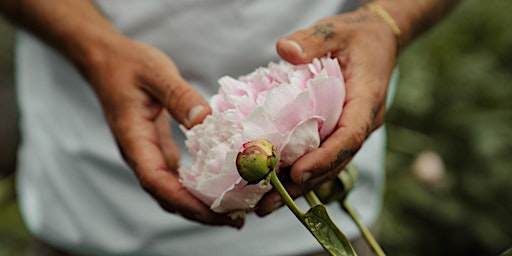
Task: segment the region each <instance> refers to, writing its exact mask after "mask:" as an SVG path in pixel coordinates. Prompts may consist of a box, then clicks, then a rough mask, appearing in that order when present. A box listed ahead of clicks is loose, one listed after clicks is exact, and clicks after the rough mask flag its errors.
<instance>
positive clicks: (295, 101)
mask: <svg viewBox="0 0 512 256" xmlns="http://www.w3.org/2000/svg"><path fill="white" fill-rule="evenodd" d="M219 84H220V89H219V92H218V94H216V95H215V96H213V97H212V99H211V100H210V104H211V107H212V110H213V112H212V114H211V115H209V116H207V117H206V118H205V120H204V121H203V123H202V124H200V125H196V126H195V127H193V128H192V129H190V130H185V131H184V132H185V135H186V137H187V140H186V142H185V144H186V146H187V148H188V150H189V152H190V153H191V154H192V156H193V164H192V166H188V167H181V168H180V169H179V175H180V180H181V182H182V183H183V184H184V186H185V187H186V188H187V189H188V190H189V191H190V192H191V193H192V194H194V195H195V196H196V197H197V198H199V199H200V200H201V201H203V202H204V203H205V204H207V205H209V206H210V208H211V209H212V210H213V211H215V212H219V213H226V212H228V213H229V212H235V211H246V210H251V209H252V208H254V207H255V206H256V204H257V202H258V201H259V200H260V199H261V197H262V196H263V195H264V194H265V193H266V192H268V191H269V190H270V189H271V185H269V184H265V183H264V181H262V182H260V183H258V184H254V185H248V184H247V182H246V181H245V180H243V179H242V178H241V177H240V175H239V174H238V172H237V169H236V163H235V161H236V157H237V154H238V152H239V151H240V149H241V148H242V145H243V144H244V143H245V142H248V141H253V140H257V139H267V140H269V141H270V142H272V144H273V145H275V146H276V147H277V151H278V154H279V158H280V161H279V167H287V166H290V165H292V164H293V163H294V162H295V161H296V160H297V159H298V158H299V157H301V156H302V155H304V154H305V153H307V152H310V151H312V150H314V149H316V148H318V147H319V145H320V142H321V141H322V140H324V139H325V138H327V137H328V136H329V135H330V134H331V133H332V132H333V131H334V129H335V128H336V125H337V123H338V120H339V117H340V115H341V112H342V109H343V103H344V100H345V85H344V80H343V75H342V73H341V70H340V66H339V64H338V61H337V60H336V59H330V58H322V59H315V60H314V61H313V62H312V63H311V64H305V65H291V64H288V63H285V62H280V63H270V64H269V65H268V67H261V68H258V69H256V70H255V71H254V72H252V73H250V74H248V75H245V76H242V77H239V78H238V79H234V78H232V77H229V76H226V77H223V78H221V79H220V80H219Z"/></svg>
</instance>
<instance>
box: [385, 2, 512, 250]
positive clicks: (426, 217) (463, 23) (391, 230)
mask: <svg viewBox="0 0 512 256" xmlns="http://www.w3.org/2000/svg"><path fill="white" fill-rule="evenodd" d="M461 2H462V4H461V5H460V6H459V8H458V9H457V10H456V11H455V12H454V13H453V14H452V15H451V16H450V17H449V18H448V19H447V20H445V22H444V23H442V24H441V25H439V26H438V27H436V28H434V29H433V30H431V31H429V32H428V33H427V34H426V35H424V36H423V37H422V38H421V39H420V40H418V41H417V42H415V43H414V44H413V45H411V47H410V48H409V49H408V50H406V51H405V53H404V54H403V55H402V56H401V58H400V69H401V79H400V84H399V88H398V90H397V96H396V99H395V102H394V104H393V106H392V108H391V110H390V112H389V114H388V117H387V121H386V122H387V124H388V134H389V145H388V158H387V170H388V171H387V190H386V198H385V203H384V207H385V209H384V213H383V216H382V220H381V225H382V227H381V229H382V232H381V241H382V244H383V247H384V248H385V249H386V251H387V252H388V253H389V255H499V254H500V253H502V252H504V251H505V250H506V249H507V248H509V247H511V246H512V220H511V217H512V189H511V183H512V30H511V29H510V26H511V25H512V15H510V14H509V11H511V10H512V1H499V0H488V1H478V0H467V1H461ZM423 151H433V152H436V153H437V154H439V155H440V156H441V157H442V159H443V160H444V165H445V169H446V170H445V171H446V174H445V175H444V178H443V179H442V180H440V181H438V183H440V184H434V186H432V184H430V185H429V184H425V182H422V180H421V178H420V177H418V176H417V175H415V174H414V172H413V170H412V169H413V168H412V163H413V161H414V159H415V158H416V157H417V156H418V155H419V154H420V153H421V152H423Z"/></svg>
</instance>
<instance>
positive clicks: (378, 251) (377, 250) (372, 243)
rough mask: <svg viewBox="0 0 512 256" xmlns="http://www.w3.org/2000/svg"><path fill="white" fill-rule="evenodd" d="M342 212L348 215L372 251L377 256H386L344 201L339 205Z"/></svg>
mask: <svg viewBox="0 0 512 256" xmlns="http://www.w3.org/2000/svg"><path fill="white" fill-rule="evenodd" d="M341 205H342V207H343V210H345V211H346V212H347V213H348V215H350V217H351V218H352V220H353V221H354V222H355V223H356V225H357V227H358V228H359V230H360V231H361V233H362V234H363V237H364V239H365V240H366V241H367V242H368V244H369V245H370V247H371V248H372V250H373V251H374V252H375V254H376V255H378V256H386V253H384V251H383V250H382V248H381V247H380V245H379V243H377V240H375V238H374V237H373V235H372V233H371V232H370V231H369V230H368V229H367V228H366V226H365V225H364V224H363V223H362V222H361V220H360V219H359V217H358V216H357V213H356V212H355V211H354V209H353V208H352V207H351V206H350V205H349V204H348V201H347V200H346V199H345V200H343V203H341Z"/></svg>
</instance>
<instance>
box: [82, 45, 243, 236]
mask: <svg viewBox="0 0 512 256" xmlns="http://www.w3.org/2000/svg"><path fill="white" fill-rule="evenodd" d="M104 45H107V46H112V47H103V48H101V51H96V52H94V54H93V55H92V56H91V58H89V59H90V60H91V61H90V62H89V63H87V65H81V66H80V67H81V71H82V73H83V75H84V76H85V78H86V79H87V80H88V81H89V82H90V83H91V85H92V86H93V88H94V90H95V92H96V94H97V96H98V98H99V99H100V101H101V104H102V106H103V111H104V114H105V117H106V120H107V122H108V125H109V126H110V128H111V130H112V133H113V135H114V137H115V139H116V141H117V144H118V146H119V149H120V151H121V153H122V155H123V157H124V159H125V160H126V162H127V163H128V164H129V165H130V167H131V168H132V169H133V171H134V172H135V174H136V176H137V178H138V180H139V182H140V184H141V186H142V187H143V188H144V189H145V190H146V191H147V192H149V193H150V194H151V195H152V196H153V197H154V198H155V199H156V200H157V201H158V203H159V204H160V205H161V206H162V207H163V208H164V209H166V210H167V211H169V212H173V213H178V214H181V215H183V216H184V217H185V218H187V219H191V220H194V221H198V222H201V223H204V224H211V225H230V226H233V227H236V228H240V227H241V226H242V225H243V220H236V221H233V220H231V219H230V218H229V217H227V216H225V215H220V214H216V213H214V212H213V211H211V210H210V209H209V207H208V206H206V205H205V204H203V203H202V202H201V201H199V200H198V199H197V198H196V197H194V196H193V195H192V194H191V193H189V192H188V191H187V189H185V188H184V187H183V185H182V184H181V183H180V182H179V180H178V175H177V167H178V159H179V150H178V148H177V147H176V145H175V144H174V142H173V141H172V139H171V137H170V128H169V124H168V121H169V120H168V115H167V114H166V113H167V111H168V112H169V113H170V114H171V115H172V117H173V118H174V119H175V120H176V121H178V122H179V123H181V124H182V125H184V126H185V127H187V128H191V127H192V126H194V125H196V124H198V123H201V122H202V120H203V119H204V118H205V116H207V115H208V114H209V113H210V112H211V109H210V107H209V105H208V103H207V102H206V101H205V100H204V99H203V98H202V97H201V96H200V95H199V93H198V92H197V91H196V90H194V89H193V88H192V87H191V86H190V85H189V84H188V83H187V82H186V81H185V80H184V79H183V78H182V77H181V75H180V74H179V71H178V68H177V67H176V65H175V64H174V63H173V62H172V60H170V59H169V58H168V57H167V56H166V55H165V54H164V53H162V52H161V51H159V50H158V49H156V48H153V47H151V46H149V45H147V44H143V43H140V42H136V41H133V40H130V39H128V38H125V37H123V36H114V38H110V40H109V41H108V42H107V43H106V44H104Z"/></svg>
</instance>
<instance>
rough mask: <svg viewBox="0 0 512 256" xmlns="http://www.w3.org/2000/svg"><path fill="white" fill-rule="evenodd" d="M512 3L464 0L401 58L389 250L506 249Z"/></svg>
mask: <svg viewBox="0 0 512 256" xmlns="http://www.w3.org/2000/svg"><path fill="white" fill-rule="evenodd" d="M511 12H512V1H506V0H501V1H500V0H487V1H479V0H466V1H462V4H461V5H460V6H459V8H458V9H457V10H456V11H455V12H454V13H453V14H452V15H451V16H450V17H448V18H447V19H446V20H445V22H443V23H442V24H441V25H439V26H437V27H436V28H434V29H432V30H430V31H429V32H428V33H427V34H425V35H424V36H423V37H422V38H420V40H417V41H416V42H415V43H414V44H412V45H411V46H410V47H409V48H408V49H407V50H406V51H405V52H403V53H402V54H401V57H400V69H401V74H400V84H399V87H398V91H397V95H396V98H395V101H394V104H393V106H392V108H391V110H390V112H389V113H388V116H387V121H386V123H387V127H388V135H389V145H388V154H387V188H386V194H385V202H384V211H383V214H382V217H381V221H380V227H379V230H380V234H379V240H380V242H381V244H382V246H383V247H384V249H385V251H386V252H387V253H388V255H396V256H398V255H499V254H500V253H502V252H503V251H505V250H506V249H507V248H509V247H512V220H511V219H512V186H511V183H512V15H511V14H510V13H511ZM13 33H14V32H13V30H12V28H11V27H9V25H8V24H7V23H6V22H5V21H3V20H0V177H2V178H0V256H3V255H9V256H10V255H14V256H16V255H23V254H24V251H25V250H26V248H27V246H29V238H28V232H27V231H26V229H25V227H24V226H23V223H22V221H21V218H20V214H19V210H18V208H17V204H16V200H15V190H14V186H13V181H14V178H13V175H10V173H12V172H13V170H14V167H15V151H16V146H17V143H18V141H19V136H18V131H17V120H18V113H17V109H16V103H15V96H14V91H13V77H12V73H13V62H12V57H13V52H12V47H13V41H14V39H13Z"/></svg>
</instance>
